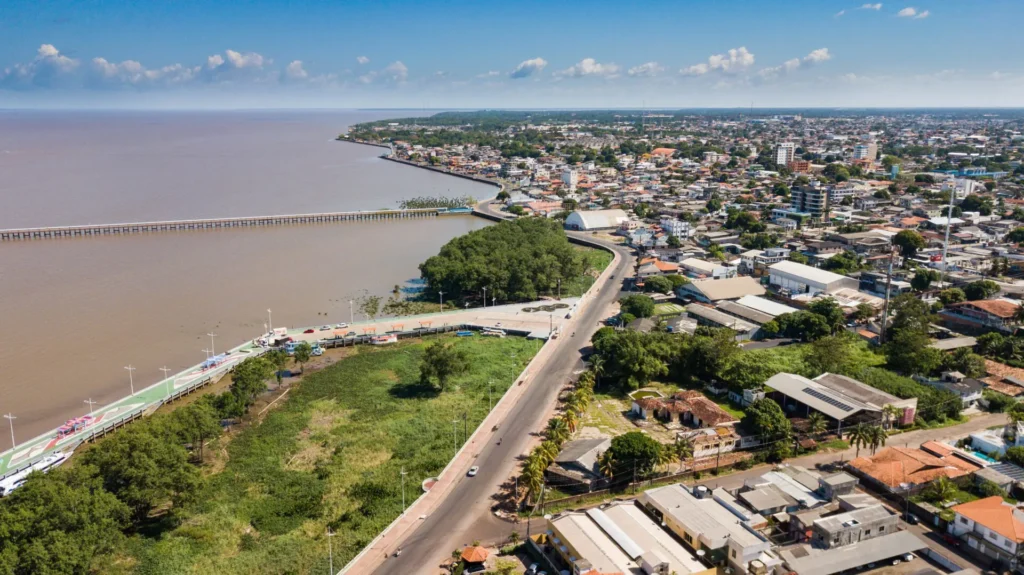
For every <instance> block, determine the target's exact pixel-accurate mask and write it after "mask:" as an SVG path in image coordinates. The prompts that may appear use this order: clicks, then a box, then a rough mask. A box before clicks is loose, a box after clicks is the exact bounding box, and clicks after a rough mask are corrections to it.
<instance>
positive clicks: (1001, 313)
mask: <svg viewBox="0 0 1024 575" xmlns="http://www.w3.org/2000/svg"><path fill="white" fill-rule="evenodd" d="M950 307H976V308H978V309H980V310H982V311H985V312H988V313H990V314H992V315H994V316H996V317H1001V318H1003V319H1010V318H1012V317H1013V316H1014V314H1016V313H1017V310H1019V309H1020V306H1019V305H1017V304H1015V303H1013V302H1010V301H1006V300H1001V299H980V300H977V301H965V302H961V303H957V304H953V305H952V306H950Z"/></svg>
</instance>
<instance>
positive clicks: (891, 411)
mask: <svg viewBox="0 0 1024 575" xmlns="http://www.w3.org/2000/svg"><path fill="white" fill-rule="evenodd" d="M902 416H903V408H902V407H896V406H895V405H886V406H885V407H883V408H882V420H883V421H884V422H885V426H886V427H887V428H891V427H892V423H893V422H894V421H898V420H899V418H900V417H902Z"/></svg>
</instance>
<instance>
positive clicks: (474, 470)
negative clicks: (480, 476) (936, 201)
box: [466, 465, 480, 477]
mask: <svg viewBox="0 0 1024 575" xmlns="http://www.w3.org/2000/svg"><path fill="white" fill-rule="evenodd" d="M478 471H480V467H478V466H476V465H474V466H473V467H470V468H469V471H468V472H467V473H466V475H468V476H470V477H476V474H477V472H478Z"/></svg>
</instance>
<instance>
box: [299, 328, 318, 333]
mask: <svg viewBox="0 0 1024 575" xmlns="http://www.w3.org/2000/svg"><path fill="white" fill-rule="evenodd" d="M302 333H316V330H314V329H313V328H309V329H307V330H306V331H304V332H302Z"/></svg>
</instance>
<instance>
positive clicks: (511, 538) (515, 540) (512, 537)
mask: <svg viewBox="0 0 1024 575" xmlns="http://www.w3.org/2000/svg"><path fill="white" fill-rule="evenodd" d="M519 541H520V538H519V532H518V531H513V532H512V533H509V534H508V542H509V543H511V544H512V545H519Z"/></svg>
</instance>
